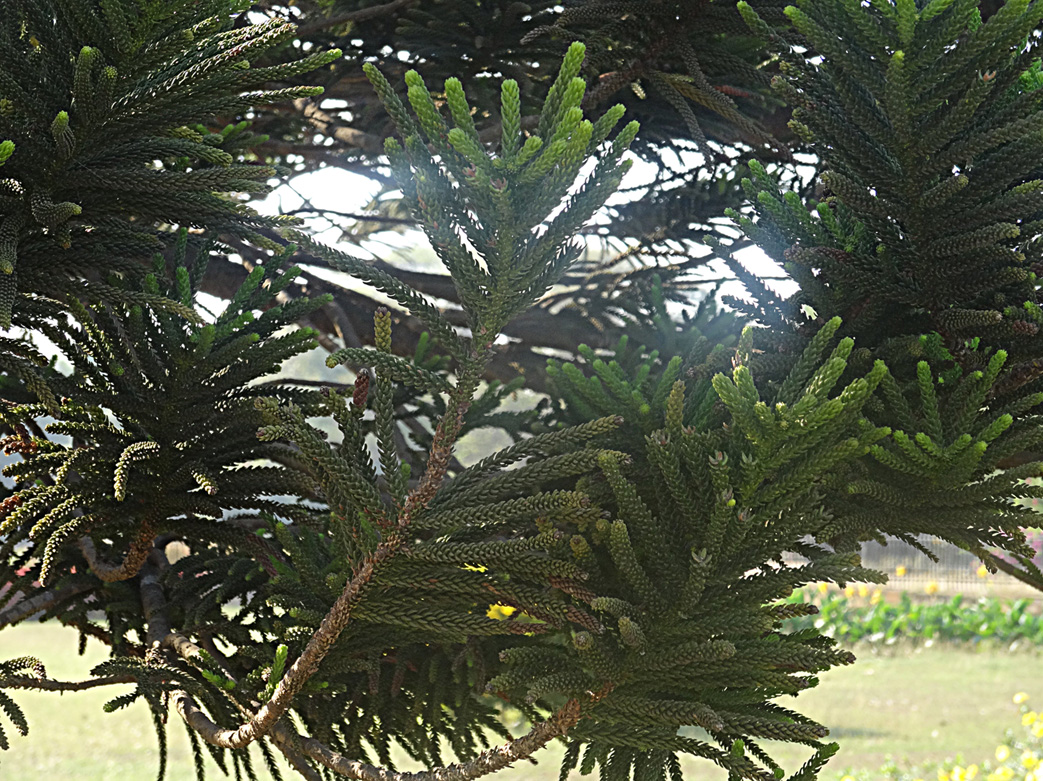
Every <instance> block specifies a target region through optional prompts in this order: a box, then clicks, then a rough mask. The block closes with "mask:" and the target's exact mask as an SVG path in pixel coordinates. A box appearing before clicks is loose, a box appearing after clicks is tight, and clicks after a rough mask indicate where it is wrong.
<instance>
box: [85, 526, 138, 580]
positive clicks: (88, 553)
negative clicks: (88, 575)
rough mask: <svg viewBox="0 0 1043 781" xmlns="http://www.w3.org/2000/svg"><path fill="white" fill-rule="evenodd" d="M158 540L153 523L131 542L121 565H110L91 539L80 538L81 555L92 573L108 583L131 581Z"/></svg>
mask: <svg viewBox="0 0 1043 781" xmlns="http://www.w3.org/2000/svg"><path fill="white" fill-rule="evenodd" d="M155 538H156V530H155V527H154V526H153V525H152V524H151V523H146V524H145V525H144V526H142V528H141V531H140V532H139V533H138V536H137V537H136V538H135V539H134V540H133V542H131V544H130V549H129V550H128V551H127V555H126V556H124V557H123V560H122V561H121V562H120V563H119V564H110V563H109V562H107V561H105V560H104V559H103V558H102V557H101V554H99V553H98V549H97V547H95V545H94V541H93V540H92V539H91V538H90V537H86V536H84V537H80V539H79V546H80V553H82V554H83V557H84V558H85V559H87V566H89V567H90V569H91V572H93V573H94V574H95V575H97V576H98V578H99V579H100V580H103V581H104V582H106V583H116V582H118V581H121V580H130V579H131V578H132V577H134V576H135V575H137V574H138V572H139V571H140V570H141V567H142V565H144V563H145V561H146V559H148V557H149V554H150V553H151V552H152V547H153V540H155Z"/></svg>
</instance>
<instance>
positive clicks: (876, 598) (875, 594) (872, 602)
mask: <svg viewBox="0 0 1043 781" xmlns="http://www.w3.org/2000/svg"><path fill="white" fill-rule="evenodd" d="M883 595H884V592H883V591H881V590H880V589H877V590H876V591H874V592H873V596H872V597H871V598H870V599H869V604H870V605H875V604H876V603H877V602H879V601H880V599H881V597H883Z"/></svg>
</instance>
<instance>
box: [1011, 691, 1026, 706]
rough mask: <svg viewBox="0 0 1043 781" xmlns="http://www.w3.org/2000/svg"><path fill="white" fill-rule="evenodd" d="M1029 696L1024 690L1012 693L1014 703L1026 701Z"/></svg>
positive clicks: (1018, 703) (1019, 703)
mask: <svg viewBox="0 0 1043 781" xmlns="http://www.w3.org/2000/svg"><path fill="white" fill-rule="evenodd" d="M1028 700H1029V696H1028V695H1027V694H1025V692H1018V693H1017V694H1015V695H1014V704H1015V705H1021V703H1023V702H1028Z"/></svg>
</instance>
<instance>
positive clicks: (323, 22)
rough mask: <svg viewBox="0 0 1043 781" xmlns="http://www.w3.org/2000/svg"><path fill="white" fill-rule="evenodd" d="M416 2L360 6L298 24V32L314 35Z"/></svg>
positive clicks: (393, 2) (404, 0)
mask: <svg viewBox="0 0 1043 781" xmlns="http://www.w3.org/2000/svg"><path fill="white" fill-rule="evenodd" d="M416 2H417V0H391V2H390V3H384V4H383V5H374V6H370V7H369V8H360V9H359V10H358V11H349V12H348V13H344V14H338V15H337V16H331V17H329V18H328V19H318V20H316V21H314V22H307V23H305V24H302V25H298V27H297V34H298V35H299V36H301V37H304V36H308V35H314V34H315V33H317V32H320V31H322V30H326V29H328V28H330V27H338V26H340V25H343V24H350V23H352V22H368V21H369V20H370V19H377V18H379V17H381V16H387V15H389V14H393V13H395V12H396V11H401V10H405V9H406V8H408V7H409V6H411V5H413V4H414V3H416Z"/></svg>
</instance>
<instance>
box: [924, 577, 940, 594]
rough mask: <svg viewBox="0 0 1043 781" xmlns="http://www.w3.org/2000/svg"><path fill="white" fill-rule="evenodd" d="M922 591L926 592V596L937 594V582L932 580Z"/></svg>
mask: <svg viewBox="0 0 1043 781" xmlns="http://www.w3.org/2000/svg"><path fill="white" fill-rule="evenodd" d="M923 590H924V591H926V592H927V593H928V594H937V593H938V581H937V580H932V581H931V582H930V583H928V584H927V585H926V586H924V587H923Z"/></svg>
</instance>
